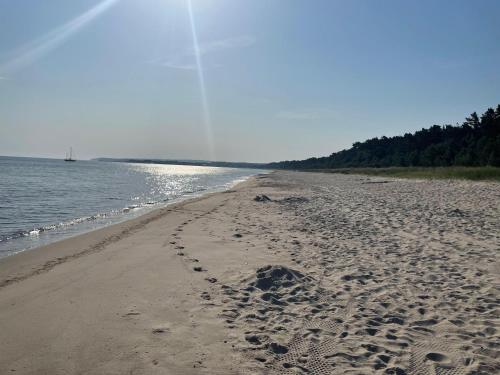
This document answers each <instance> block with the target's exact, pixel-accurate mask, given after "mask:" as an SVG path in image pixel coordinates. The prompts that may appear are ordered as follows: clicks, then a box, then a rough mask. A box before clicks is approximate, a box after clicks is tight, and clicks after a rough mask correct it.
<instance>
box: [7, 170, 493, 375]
mask: <svg viewBox="0 0 500 375" xmlns="http://www.w3.org/2000/svg"><path fill="white" fill-rule="evenodd" d="M256 197H258V198H257V199H256ZM499 233H500V184H498V183H486V182H465V181H417V180H396V179H385V178H374V177H373V178H372V177H363V176H354V175H349V176H344V175H331V174H316V173H293V172H277V173H272V174H270V175H265V176H259V177H256V178H253V179H251V180H249V181H247V182H245V183H243V184H240V185H238V186H237V187H235V188H234V189H232V190H230V191H227V192H224V193H216V194H212V195H207V196H204V197H202V198H197V199H194V200H190V201H187V202H183V203H180V204H176V205H173V206H169V207H167V208H163V209H160V210H157V211H154V212H152V213H150V214H147V215H145V216H142V217H140V218H138V219H134V220H131V221H128V222H125V223H121V224H118V225H115V226H112V227H108V228H104V229H101V230H98V231H95V232H91V233H88V234H84V235H81V236H78V237H75V238H72V239H68V240H65V241H61V242H59V243H56V244H52V245H49V246H46V247H44V248H40V249H36V250H34V251H28V252H25V253H22V254H18V255H16V256H12V257H9V258H6V259H3V260H0V353H1V355H0V373H2V374H3V373H10V372H11V373H16V374H200V373H201V374H261V373H262V374H286V373H290V374H297V373H304V374H305V373H313V374H349V373H353V374H494V373H498V372H500V332H499V330H500V255H499V249H500V240H499Z"/></svg>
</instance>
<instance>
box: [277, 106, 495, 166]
mask: <svg viewBox="0 0 500 375" xmlns="http://www.w3.org/2000/svg"><path fill="white" fill-rule="evenodd" d="M487 165H491V166H500V105H498V106H497V108H496V110H494V109H492V108H488V110H486V112H485V113H484V114H483V115H482V116H481V117H479V116H478V115H477V113H476V112H474V113H472V114H471V115H470V117H467V118H466V120H465V122H464V123H463V124H462V125H457V126H452V125H444V126H439V125H434V126H431V127H430V128H428V129H422V130H419V131H417V132H415V133H414V134H410V133H407V134H405V135H403V136H396V137H381V138H373V139H369V140H367V141H365V142H356V143H354V144H353V145H352V147H351V148H350V149H347V150H343V151H340V152H336V153H333V154H331V155H330V156H326V157H321V158H310V159H307V160H294V161H283V162H278V163H271V164H269V167H270V168H285V169H331V168H352V167H410V166H419V167H444V166H487Z"/></svg>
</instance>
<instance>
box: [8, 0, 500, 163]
mask: <svg viewBox="0 0 500 375" xmlns="http://www.w3.org/2000/svg"><path fill="white" fill-rule="evenodd" d="M189 8H190V7H189V3H188V1H187V0H104V1H103V0H71V1H68V0H46V1H39V0H15V1H12V0H0V155H18V156H22V155H29V156H49V157H61V156H64V153H65V151H66V149H67V148H68V147H69V146H73V147H74V149H75V150H76V152H77V156H79V157H81V158H91V157H97V156H112V157H156V158H191V159H208V158H215V159H218V160H229V161H275V160H283V159H298V158H306V157H310V156H322V155H328V154H330V153H331V152H334V151H338V150H340V149H343V148H346V147H349V146H350V145H351V144H352V143H353V142H355V141H361V140H364V139H366V138H369V137H374V136H382V135H396V134H402V133H404V132H408V131H414V130H416V129H419V128H421V127H427V126H430V125H432V124H444V123H452V124H454V123H456V122H459V121H462V120H463V118H464V117H465V116H466V115H468V114H469V113H470V112H472V111H478V112H482V111H484V110H485V109H486V108H487V107H489V106H495V105H497V104H498V103H500V22H499V21H498V15H499V14H500V1H498V0H489V1H488V0H478V1H459V0H453V1H451V0H450V1H435V0H432V1H404V0H392V1H389V0H386V1H373V0H344V1H336V0H324V1H320V0H315V1H309V0H301V1H299V0H280V1H278V0H192V6H191V9H192V13H191V15H192V20H193V21H194V27H195V29H196V30H195V31H196V33H195V34H196V39H197V40H198V48H194V47H193V40H194V39H193V28H192V23H191V17H190V13H189ZM197 57H199V59H197ZM198 62H199V64H198ZM199 68H201V69H199ZM202 81H203V83H204V85H203V86H204V88H205V89H204V90H202ZM203 92H204V93H205V99H206V100H204V98H203V97H204V95H203Z"/></svg>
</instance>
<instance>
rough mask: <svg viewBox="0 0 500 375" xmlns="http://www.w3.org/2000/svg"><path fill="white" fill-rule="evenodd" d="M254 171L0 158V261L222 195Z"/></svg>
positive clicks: (253, 173) (254, 172)
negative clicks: (157, 211) (174, 205)
mask: <svg viewBox="0 0 500 375" xmlns="http://www.w3.org/2000/svg"><path fill="white" fill-rule="evenodd" d="M259 172H261V171H258V170H254V169H237V168H218V167H201V166H181V165H164V164H137V163H118V162H102V161H77V162H65V161H64V160H55V159H38V158H13V157H0V257H4V256H8V255H12V254H14V253H17V252H20V251H23V250H27V249H31V248H34V247H38V246H41V245H46V244H49V243H51V242H55V241H58V240H61V239H63V238H68V237H70V236H74V235H76V234H80V233H83V232H87V231H90V230H93V229H97V228H101V227H104V226H106V225H110V224H114V223H117V222H120V221H124V220H127V219H130V218H133V217H136V216H139V215H141V214H144V213H146V212H148V211H151V210H153V209H155V208H159V207H162V206H164V205H167V204H170V203H173V202H177V201H180V200H182V199H186V198H189V197H194V196H197V195H201V194H203V193H208V192H215V191H220V190H225V189H228V188H230V187H231V186H232V185H234V184H235V183H237V182H238V181H242V180H244V179H246V178H247V177H249V176H252V175H255V174H257V173H259Z"/></svg>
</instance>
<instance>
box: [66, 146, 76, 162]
mask: <svg viewBox="0 0 500 375" xmlns="http://www.w3.org/2000/svg"><path fill="white" fill-rule="evenodd" d="M64 161H76V159H73V147H70V148H69V156H68V154H66V158H65V159H64Z"/></svg>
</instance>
